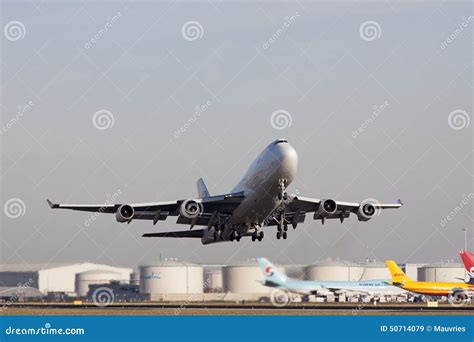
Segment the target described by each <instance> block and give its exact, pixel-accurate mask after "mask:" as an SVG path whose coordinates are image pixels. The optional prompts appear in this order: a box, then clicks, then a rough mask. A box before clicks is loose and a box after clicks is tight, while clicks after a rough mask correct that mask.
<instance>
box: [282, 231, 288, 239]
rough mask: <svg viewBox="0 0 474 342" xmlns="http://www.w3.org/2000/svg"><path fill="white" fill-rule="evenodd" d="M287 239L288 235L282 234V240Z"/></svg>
mask: <svg viewBox="0 0 474 342" xmlns="http://www.w3.org/2000/svg"><path fill="white" fill-rule="evenodd" d="M287 237H288V235H287V234H286V232H283V239H285V240H286V238H287Z"/></svg>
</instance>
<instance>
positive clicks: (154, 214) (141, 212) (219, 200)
mask: <svg viewBox="0 0 474 342" xmlns="http://www.w3.org/2000/svg"><path fill="white" fill-rule="evenodd" d="M243 199H244V193H243V192H238V193H230V194H224V195H217V196H209V197H204V198H197V199H192V200H177V201H169V202H152V203H132V204H111V203H106V204H62V203H53V202H51V201H50V200H47V202H48V204H49V206H50V207H51V208H52V209H70V210H78V211H87V212H97V213H105V214H116V215H117V220H119V216H120V215H119V210H120V209H121V208H123V209H126V211H125V212H124V213H125V214H130V217H129V219H122V220H121V221H120V222H130V221H131V220H136V219H138V220H153V224H156V222H157V221H158V220H166V218H167V217H168V216H178V220H177V223H179V224H191V225H208V224H209V222H210V221H211V220H216V219H217V218H216V216H219V219H223V218H225V217H227V216H229V215H231V214H232V212H233V211H234V209H235V208H236V207H237V206H238V205H239V204H240V203H241V202H242V200H243ZM191 202H192V204H195V209H196V210H197V211H196V212H193V213H190V214H188V215H183V210H182V209H183V208H182V207H184V206H186V204H187V203H188V204H189V203H191ZM183 204H184V205H183ZM184 214H186V213H184ZM125 216H126V215H125Z"/></svg>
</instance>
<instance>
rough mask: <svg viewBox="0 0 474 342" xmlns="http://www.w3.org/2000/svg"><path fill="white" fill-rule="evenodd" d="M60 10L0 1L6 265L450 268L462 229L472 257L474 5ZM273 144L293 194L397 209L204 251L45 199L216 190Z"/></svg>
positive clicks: (171, 223)
mask: <svg viewBox="0 0 474 342" xmlns="http://www.w3.org/2000/svg"><path fill="white" fill-rule="evenodd" d="M65 3H66V2H64V3H61V2H59V1H54V2H51V1H29V2H24V3H23V2H19V1H3V2H2V18H1V19H2V23H1V25H2V37H1V71H2V81H1V86H2V94H1V104H2V107H1V108H2V132H1V135H2V165H1V187H2V191H1V194H2V208H3V211H2V224H1V236H0V238H1V244H0V246H1V247H0V248H1V260H0V261H1V262H2V263H26V264H28V263H37V262H51V263H56V262H70V261H92V262H100V263H107V264H115V265H124V266H136V265H137V264H143V263H149V262H153V261H156V260H158V259H159V256H160V254H161V255H162V256H163V257H177V258H179V259H180V260H187V261H193V262H200V263H201V262H202V263H218V264H225V263H233V262H238V261H243V260H246V259H248V258H254V257H258V256H265V257H268V258H271V259H273V260H275V261H276V262H281V263H292V262H294V263H305V264H307V263H312V262H315V261H318V260H323V259H327V258H333V259H336V258H341V259H349V260H354V261H362V260H364V259H365V258H367V257H368V258H370V259H377V260H384V259H385V258H394V259H397V260H399V261H400V262H434V261H440V260H442V259H455V260H456V261H457V260H458V256H457V252H458V250H459V249H461V248H462V247H463V244H464V235H463V232H462V231H461V229H462V228H468V236H469V243H470V244H471V249H472V248H474V247H473V244H472V242H473V241H472V236H473V234H472V226H473V218H474V212H473V208H474V201H473V200H474V198H473V196H474V195H473V194H472V193H473V191H474V190H473V140H472V137H473V126H474V123H471V121H472V119H473V118H472V109H473V106H472V94H473V82H472V79H473V73H472V71H473V68H472V42H473V39H472V38H473V37H472V28H473V24H474V23H473V17H472V15H473V11H472V5H471V2H469V1H465V2H448V1H447V2H438V1H432V2H429V3H426V2H424V3H422V2H419V3H415V2H408V1H406V2H404V1H402V2H398V1H385V2H381V3H375V2H370V3H366V2H359V1H357V2H356V1H350V2H349V1H348V2H338V3H333V2H316V1H315V2H305V1H300V2H299V3H298V4H295V3H293V2H288V3H285V2H281V3H278V4H276V3H270V2H261V3H250V2H208V1H203V2H194V3H192V4H186V3H182V2H161V3H151V2H146V1H142V2H139V3H132V2H127V1H122V2H113V1H107V2H95V3H91V2H83V1H68V2H67V4H65ZM197 107H200V109H199V110H198V112H197V113H196V108H197ZM19 108H20V109H19ZM275 111H280V112H278V113H277V114H275V115H280V114H281V113H283V116H285V118H286V119H288V120H287V121H284V120H283V121H275V122H272V121H271V117H272V113H274V112H275ZM281 111H286V112H281ZM107 120H108V121H107ZM278 124H282V125H283V126H278ZM275 127H276V128H275ZM277 128H280V129H277ZM177 132H178V133H177ZM277 137H285V138H287V139H288V140H289V141H290V143H291V144H292V145H293V146H294V147H295V148H296V150H297V151H298V155H299V171H298V176H297V179H296V180H295V181H294V183H293V184H292V185H291V187H290V189H289V190H290V191H295V190H298V191H299V193H301V194H303V195H304V196H309V197H317V198H334V199H337V200H345V201H361V200H363V199H367V198H375V199H377V200H379V201H380V202H392V201H395V200H396V199H398V198H401V199H402V201H403V202H404V204H405V205H404V207H403V208H402V209H400V210H393V211H385V212H384V213H383V214H382V215H381V216H379V217H376V218H374V219H373V220H372V221H370V222H367V223H361V222H358V221H357V218H356V217H355V216H353V217H351V218H350V219H349V220H346V221H345V222H344V224H340V222H339V221H338V220H334V221H332V222H327V223H326V224H325V225H324V226H322V225H321V223H320V221H312V216H311V215H308V216H307V218H306V222H305V223H304V224H302V225H300V226H299V227H298V228H297V230H296V231H293V230H292V229H290V232H289V238H288V240H277V239H276V237H275V232H276V229H275V228H267V229H266V230H265V232H266V238H265V239H264V241H263V242H261V243H252V241H251V240H250V239H244V240H242V241H241V242H240V243H235V242H234V243H221V244H215V245H210V246H202V245H201V242H200V240H198V239H189V240H176V239H174V240H173V239H145V238H141V235H142V234H143V233H145V232H154V231H165V230H170V229H177V228H181V229H187V227H186V226H180V227H178V226H177V225H176V224H175V219H176V218H169V219H168V220H167V221H166V222H163V221H160V222H159V224H158V225H157V226H153V225H152V222H150V221H133V222H132V223H131V224H129V225H127V224H120V223H117V222H116V221H115V217H114V216H113V215H102V216H100V217H98V218H97V219H96V220H95V221H93V222H90V220H91V214H89V213H81V212H73V211H59V210H58V211H52V210H50V209H49V207H48V206H47V204H46V198H50V199H52V200H53V201H58V202H66V203H103V202H105V201H106V200H107V198H108V197H114V198H116V201H117V202H120V203H128V202H131V203H133V202H147V201H163V200H175V199H183V198H192V197H195V196H196V186H195V182H196V180H197V179H198V178H199V177H203V178H204V179H205V181H206V183H207V184H208V187H209V190H210V192H211V193H212V194H220V193H225V192H228V191H230V190H231V189H232V188H233V187H234V185H235V184H236V183H237V181H238V180H239V179H240V177H241V176H242V175H243V173H244V172H245V171H246V169H247V167H248V166H249V164H250V163H251V161H252V160H253V159H254V158H255V157H256V156H257V155H258V154H259V153H260V151H261V150H262V149H263V148H264V147H265V146H266V145H267V144H268V143H270V142H271V141H272V140H274V139H275V138H277ZM463 199H464V200H463ZM23 203H24V206H23ZM16 205H18V206H16ZM15 208H16V209H18V208H19V209H20V211H19V212H17V211H15ZM448 219H449V221H448ZM88 220H89V221H88ZM89 223H90V224H89Z"/></svg>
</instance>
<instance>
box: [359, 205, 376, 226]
mask: <svg viewBox="0 0 474 342" xmlns="http://www.w3.org/2000/svg"><path fill="white" fill-rule="evenodd" d="M376 212H377V209H376V208H375V206H374V205H373V204H372V203H362V204H361V205H360V206H359V210H357V218H358V219H359V221H364V222H365V221H368V220H370V219H371V218H372V217H374V215H375V213H376Z"/></svg>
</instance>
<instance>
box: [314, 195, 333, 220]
mask: <svg viewBox="0 0 474 342" xmlns="http://www.w3.org/2000/svg"><path fill="white" fill-rule="evenodd" d="M336 210H337V204H336V201H334V200H332V199H323V200H321V203H320V204H319V208H318V210H317V211H316V214H317V215H318V216H320V217H326V216H329V215H332V214H334V213H335V212H336Z"/></svg>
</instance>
